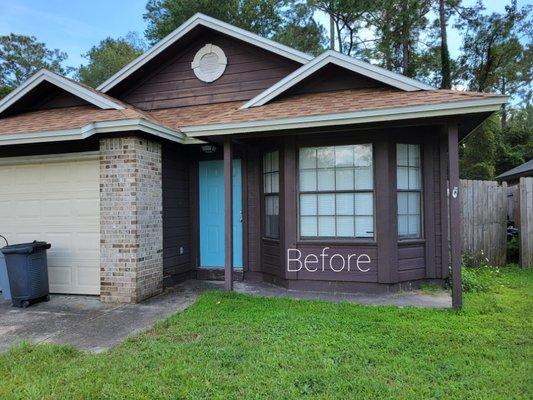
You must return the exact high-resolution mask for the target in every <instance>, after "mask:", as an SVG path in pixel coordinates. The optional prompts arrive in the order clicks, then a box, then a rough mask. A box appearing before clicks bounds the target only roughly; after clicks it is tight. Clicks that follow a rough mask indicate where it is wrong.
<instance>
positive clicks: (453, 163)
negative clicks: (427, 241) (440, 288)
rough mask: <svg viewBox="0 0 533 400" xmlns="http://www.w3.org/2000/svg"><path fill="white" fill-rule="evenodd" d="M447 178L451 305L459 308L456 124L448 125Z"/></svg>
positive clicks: (459, 264)
mask: <svg viewBox="0 0 533 400" xmlns="http://www.w3.org/2000/svg"><path fill="white" fill-rule="evenodd" d="M447 131H448V180H449V195H448V199H449V209H450V260H451V266H452V278H453V290H452V307H453V308H461V307H462V305H463V291H462V285H461V221H460V216H459V212H460V210H459V206H460V202H459V195H460V193H459V134H458V129H457V124H451V125H449V126H448V129H447Z"/></svg>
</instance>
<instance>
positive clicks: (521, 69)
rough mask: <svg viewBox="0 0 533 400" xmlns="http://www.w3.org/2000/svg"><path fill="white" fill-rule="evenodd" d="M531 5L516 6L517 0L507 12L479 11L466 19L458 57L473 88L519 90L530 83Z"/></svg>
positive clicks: (467, 80) (463, 71) (469, 85)
mask: <svg viewBox="0 0 533 400" xmlns="http://www.w3.org/2000/svg"><path fill="white" fill-rule="evenodd" d="M530 11H531V6H526V7H524V8H523V9H521V10H518V9H517V6H516V0H513V2H512V3H511V5H510V6H506V8H505V13H504V14H499V13H492V14H490V15H478V17H477V18H475V19H471V20H468V21H466V22H465V23H463V25H462V28H463V30H464V39H463V45H462V49H461V50H462V55H461V57H460V59H459V63H460V66H461V77H462V78H463V79H464V81H465V82H466V83H467V85H468V88H469V89H470V90H475V91H478V92H486V91H499V92H500V93H502V94H507V93H509V92H517V91H518V90H519V88H521V87H523V86H524V85H527V86H529V85H530V84H531V44H529V45H527V47H526V48H525V47H524V45H523V44H522V40H521V39H522V37H523V36H529V37H531V34H532V32H531V21H530V19H529V14H530Z"/></svg>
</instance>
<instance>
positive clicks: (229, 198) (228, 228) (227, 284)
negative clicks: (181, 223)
mask: <svg viewBox="0 0 533 400" xmlns="http://www.w3.org/2000/svg"><path fill="white" fill-rule="evenodd" d="M224 238H225V240H224V289H226V290H233V148H232V143H231V138H230V137H226V138H224Z"/></svg>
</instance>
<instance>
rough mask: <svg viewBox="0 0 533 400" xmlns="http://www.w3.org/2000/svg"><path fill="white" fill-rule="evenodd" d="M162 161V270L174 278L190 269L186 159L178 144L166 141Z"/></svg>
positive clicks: (168, 276)
mask: <svg viewBox="0 0 533 400" xmlns="http://www.w3.org/2000/svg"><path fill="white" fill-rule="evenodd" d="M162 163H163V165H162V185H163V273H164V276H165V279H166V280H167V281H170V282H174V281H175V280H176V279H178V280H179V277H180V276H183V275H184V274H186V273H188V272H189V271H190V270H191V254H192V252H191V240H190V232H191V228H190V206H189V205H190V203H189V174H190V172H189V159H188V158H187V156H186V155H185V154H184V152H183V151H182V149H181V148H179V147H176V146H171V145H165V146H163V150H162ZM180 248H183V253H182V254H180Z"/></svg>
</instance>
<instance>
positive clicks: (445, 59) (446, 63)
mask: <svg viewBox="0 0 533 400" xmlns="http://www.w3.org/2000/svg"><path fill="white" fill-rule="evenodd" d="M439 22H440V59H441V75H442V81H441V84H440V87H441V89H450V88H451V87H452V78H451V71H450V69H451V68H450V52H449V51H448V32H447V27H446V13H445V0H439Z"/></svg>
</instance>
